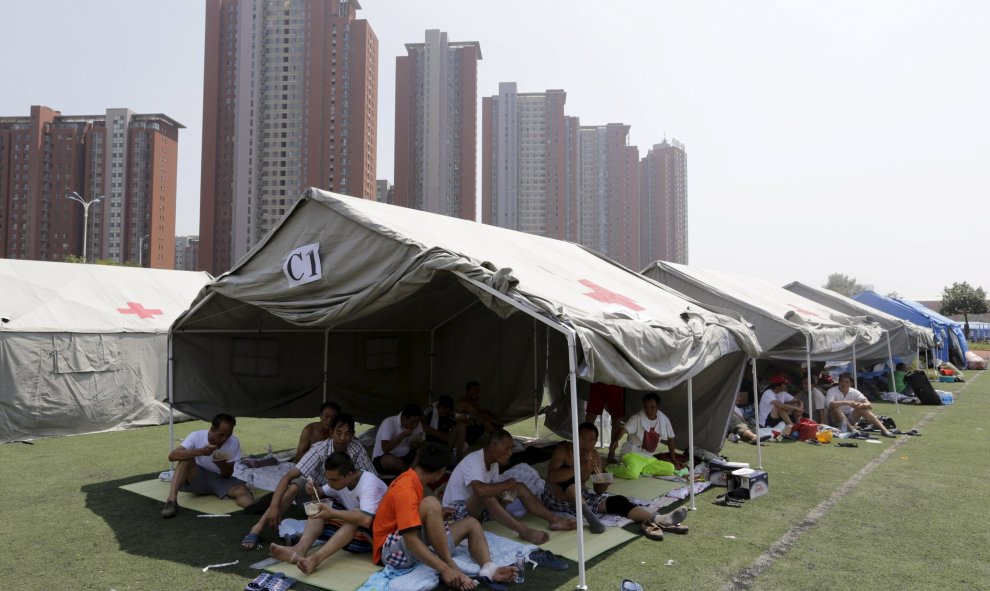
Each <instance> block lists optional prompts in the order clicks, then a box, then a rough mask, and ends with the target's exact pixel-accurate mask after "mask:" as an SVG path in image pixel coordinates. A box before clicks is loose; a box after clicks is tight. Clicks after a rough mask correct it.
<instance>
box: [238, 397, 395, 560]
mask: <svg viewBox="0 0 990 591" xmlns="http://www.w3.org/2000/svg"><path fill="white" fill-rule="evenodd" d="M335 451H342V452H345V453H346V454H347V455H348V456H349V457H350V458H351V462H352V463H353V464H354V467H355V468H356V469H358V470H361V471H362V472H368V473H369V474H374V475H376V476H377V475H378V473H377V472H376V471H375V467H374V466H372V465H371V460H369V459H368V452H367V451H365V449H364V447H362V446H361V444H360V443H358V442H357V441H356V440H355V439H354V417H352V416H351V415H349V414H347V413H344V414H341V415H338V416H337V419H336V422H335V423H334V425H333V432H332V434H331V436H330V439H327V440H325V441H319V442H317V443H316V444H314V445H313V446H312V447H310V448H309V451H307V452H306V455H304V456H303V458H302V460H300V461H299V462H298V463H297V464H296V466H295V467H294V468H291V469H290V470H289V471H288V472H286V473H285V475H284V476H282V479H281V480H279V481H278V485H276V486H275V492H273V493H272V499H271V503H270V504H269V505H268V509H267V510H266V511H265V513H264V515H262V516H261V519H259V520H258V522H257V523H255V524H254V527H252V528H251V531H250V532H248V534H247V535H246V536H244V538H243V539H242V540H241V549H242V550H254V549H255V548H257V547H258V539H259V537H260V536H261V532H262V531H263V530H264V529H265V526H268V527H270V528H272V529H273V530H275V531H278V524H279V523H280V522H281V521H282V514H284V513H285V512H286V511H288V510H289V507H290V506H291V505H292V502H293V501H295V500H299V501H300V502H305V501H306V500H308V499H309V495H310V494H312V491H309V492H308V493H307V491H306V488H307V487H306V483H307V482H308V481H309V480H312V481H313V482H314V483H315V484H316V486H323V485H324V484H327V480H326V475H325V472H324V464H325V463H326V461H327V458H328V457H329V456H330V454H332V453H334V452H335Z"/></svg>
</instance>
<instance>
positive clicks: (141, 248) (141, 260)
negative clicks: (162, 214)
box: [138, 234, 151, 267]
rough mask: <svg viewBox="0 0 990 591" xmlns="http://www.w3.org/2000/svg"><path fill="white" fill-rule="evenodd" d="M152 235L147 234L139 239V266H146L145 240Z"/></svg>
mask: <svg viewBox="0 0 990 591" xmlns="http://www.w3.org/2000/svg"><path fill="white" fill-rule="evenodd" d="M150 237H151V234H145V235H144V236H142V237H140V238H138V266H139V267H143V266H144V239H145V238H150Z"/></svg>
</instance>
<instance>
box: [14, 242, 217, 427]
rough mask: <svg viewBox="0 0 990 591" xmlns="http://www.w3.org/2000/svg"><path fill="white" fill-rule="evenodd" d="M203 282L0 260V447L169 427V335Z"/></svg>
mask: <svg viewBox="0 0 990 591" xmlns="http://www.w3.org/2000/svg"><path fill="white" fill-rule="evenodd" d="M210 280H211V278H210V276H209V275H208V274H207V273H192V272H187V271H165V270H157V269H136V268H131V267H111V266H105V265H85V264H69V263H50V262H42V261H20V260H12V259H0V441H3V442H10V441H25V440H30V439H35V438H38V437H50V436H57V435H72V434H78V433H91V432H96V431H107V430H114V429H126V428H129V427H137V426H144V425H160V424H162V423H164V422H168V420H169V408H168V405H167V403H166V401H167V393H168V389H167V380H166V377H167V368H168V352H167V345H168V328H169V326H170V325H171V324H172V322H173V321H174V320H175V318H176V317H178V315H179V314H180V313H181V312H183V311H185V310H186V308H187V307H188V306H189V303H190V302H192V300H193V298H194V297H195V296H196V294H197V293H198V292H199V291H200V290H201V289H202V288H203V286H204V285H206V284H207V283H208V282H209V281H210Z"/></svg>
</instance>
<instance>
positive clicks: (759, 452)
mask: <svg viewBox="0 0 990 591" xmlns="http://www.w3.org/2000/svg"><path fill="white" fill-rule="evenodd" d="M759 389H760V388H759V383H758V382H757V381H756V359H753V387H752V390H753V391H752V392H751V395H752V396H753V417H754V418H755V419H756V467H757V468H759V469H760V470H762V469H763V438H762V437H760V404H759V402H757V400H759V398H760V397H759V395H758V394H757V390H759Z"/></svg>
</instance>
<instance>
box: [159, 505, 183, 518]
mask: <svg viewBox="0 0 990 591" xmlns="http://www.w3.org/2000/svg"><path fill="white" fill-rule="evenodd" d="M178 512H179V503H178V502H176V501H165V506H164V507H162V519H171V518H173V517H175V514H176V513H178Z"/></svg>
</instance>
